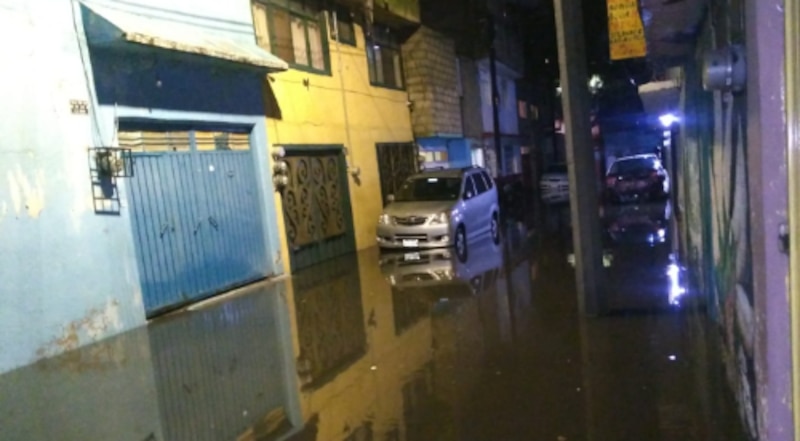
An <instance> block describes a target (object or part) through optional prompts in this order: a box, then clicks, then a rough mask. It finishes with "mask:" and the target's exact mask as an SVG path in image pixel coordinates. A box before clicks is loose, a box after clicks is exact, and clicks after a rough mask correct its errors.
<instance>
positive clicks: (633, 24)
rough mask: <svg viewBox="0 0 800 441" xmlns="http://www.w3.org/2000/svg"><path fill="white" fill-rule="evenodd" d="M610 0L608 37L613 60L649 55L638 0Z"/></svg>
mask: <svg viewBox="0 0 800 441" xmlns="http://www.w3.org/2000/svg"><path fill="white" fill-rule="evenodd" d="M607 1H608V4H607V5H608V38H609V42H610V43H609V49H610V52H611V59H612V60H625V59H628V58H641V57H644V56H645V55H647V42H646V41H645V38H644V26H643V25H642V18H641V17H640V16H639V2H638V1H637V0H607Z"/></svg>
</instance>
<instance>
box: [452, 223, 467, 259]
mask: <svg viewBox="0 0 800 441" xmlns="http://www.w3.org/2000/svg"><path fill="white" fill-rule="evenodd" d="M453 242H454V244H453V245H454V246H455V249H456V255H457V256H458V259H459V260H460V261H462V262H466V261H467V257H468V250H467V230H466V229H465V228H464V225H459V226H458V228H456V235H455V238H454V240H453Z"/></svg>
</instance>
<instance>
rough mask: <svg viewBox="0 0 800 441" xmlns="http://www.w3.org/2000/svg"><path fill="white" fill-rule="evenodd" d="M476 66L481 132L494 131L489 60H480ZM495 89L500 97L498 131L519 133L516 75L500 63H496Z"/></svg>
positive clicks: (510, 133) (508, 133) (504, 133)
mask: <svg viewBox="0 0 800 441" xmlns="http://www.w3.org/2000/svg"><path fill="white" fill-rule="evenodd" d="M478 66H479V67H478V75H479V76H478V78H479V82H480V90H481V116H482V121H483V132H484V133H494V120H493V115H492V80H491V72H490V69H489V61H488V60H481V61H480V62H479V63H478ZM497 89H498V95H499V97H500V105H499V112H500V133H502V134H503V135H517V134H519V115H518V111H517V84H516V75H515V73H514V72H512V71H511V70H509V69H508V68H506V67H505V66H503V64H501V63H497Z"/></svg>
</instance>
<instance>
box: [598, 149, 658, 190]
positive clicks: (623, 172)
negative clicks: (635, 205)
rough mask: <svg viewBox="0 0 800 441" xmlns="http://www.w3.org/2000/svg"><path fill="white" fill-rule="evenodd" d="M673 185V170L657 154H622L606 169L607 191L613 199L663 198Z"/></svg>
mask: <svg viewBox="0 0 800 441" xmlns="http://www.w3.org/2000/svg"><path fill="white" fill-rule="evenodd" d="M669 187H670V182H669V174H668V173H667V170H666V169H665V168H664V166H663V165H662V164H661V160H659V159H658V156H656V155H653V154H647V155H635V156H626V157H624V158H619V159H617V160H616V161H614V163H613V164H612V165H611V167H609V169H608V173H606V195H607V196H608V197H609V199H610V200H611V201H613V202H641V201H647V200H663V199H666V198H667V196H669Z"/></svg>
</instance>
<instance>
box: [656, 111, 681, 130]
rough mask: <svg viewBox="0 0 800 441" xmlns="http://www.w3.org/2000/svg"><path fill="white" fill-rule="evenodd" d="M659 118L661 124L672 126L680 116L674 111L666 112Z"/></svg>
mask: <svg viewBox="0 0 800 441" xmlns="http://www.w3.org/2000/svg"><path fill="white" fill-rule="evenodd" d="M658 120H659V121H661V125H662V126H664V127H672V125H673V124H675V123H676V122H678V121H679V119H678V117H677V116H675V115H674V114H672V113H665V114H663V115H661V116H659V117H658Z"/></svg>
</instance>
